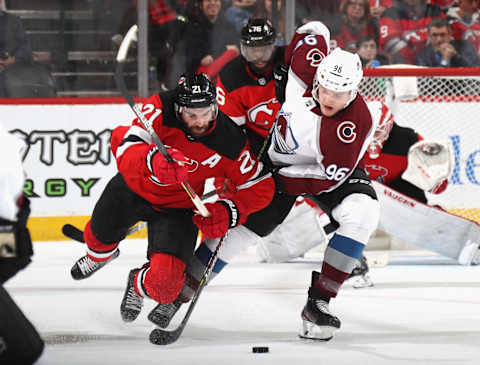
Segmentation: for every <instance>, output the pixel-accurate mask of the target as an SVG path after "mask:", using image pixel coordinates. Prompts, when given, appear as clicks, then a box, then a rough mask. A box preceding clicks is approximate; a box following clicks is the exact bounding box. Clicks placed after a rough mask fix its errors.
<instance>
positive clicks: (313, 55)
mask: <svg viewBox="0 0 480 365" xmlns="http://www.w3.org/2000/svg"><path fill="white" fill-rule="evenodd" d="M305 58H306V59H307V61H309V62H310V66H312V67H315V68H316V67H318V66H319V65H320V62H321V61H322V60H323V59H324V58H325V54H324V53H323V52H322V51H320V50H319V49H318V48H312V49H311V50H310V51H308V53H307V54H306V56H305Z"/></svg>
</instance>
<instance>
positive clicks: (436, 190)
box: [430, 179, 448, 194]
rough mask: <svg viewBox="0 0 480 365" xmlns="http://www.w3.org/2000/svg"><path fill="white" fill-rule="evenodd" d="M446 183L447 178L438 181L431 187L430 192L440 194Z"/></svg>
mask: <svg viewBox="0 0 480 365" xmlns="http://www.w3.org/2000/svg"><path fill="white" fill-rule="evenodd" d="M447 185H448V179H445V180H443V181H442V182H440V183H438V184H437V185H435V186H434V187H433V189H432V190H431V191H430V192H431V193H432V194H441V193H443V192H444V191H445V189H446V188H447Z"/></svg>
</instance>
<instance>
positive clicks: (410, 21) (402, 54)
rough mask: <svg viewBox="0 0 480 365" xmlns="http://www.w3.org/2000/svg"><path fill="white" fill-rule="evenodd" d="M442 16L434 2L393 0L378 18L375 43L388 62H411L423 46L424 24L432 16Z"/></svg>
mask: <svg viewBox="0 0 480 365" xmlns="http://www.w3.org/2000/svg"><path fill="white" fill-rule="evenodd" d="M438 17H445V15H444V14H443V13H442V10H441V9H440V8H439V7H438V6H436V5H428V6H427V4H426V3H425V1H424V0H396V1H395V2H394V3H393V6H391V7H389V8H387V9H386V10H385V12H384V13H383V16H382V17H381V18H380V22H379V30H380V38H379V44H380V48H381V50H382V51H383V52H384V53H385V54H386V55H389V56H390V58H391V62H392V63H409V64H412V63H413V62H414V59H415V56H416V55H417V54H418V52H419V51H420V50H422V49H423V47H425V43H426V41H427V37H428V31H427V26H428V24H429V23H430V21H431V20H432V19H434V18H438Z"/></svg>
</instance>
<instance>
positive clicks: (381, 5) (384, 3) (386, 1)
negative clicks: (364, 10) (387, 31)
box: [369, 0, 393, 22]
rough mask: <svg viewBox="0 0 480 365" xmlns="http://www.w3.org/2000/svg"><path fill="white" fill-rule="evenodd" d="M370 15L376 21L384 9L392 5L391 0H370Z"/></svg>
mask: <svg viewBox="0 0 480 365" xmlns="http://www.w3.org/2000/svg"><path fill="white" fill-rule="evenodd" d="M369 4H370V15H371V16H372V18H374V20H375V21H376V22H378V20H379V19H380V17H381V16H382V15H383V12H384V11H385V9H387V8H389V7H390V6H393V0H370V1H369Z"/></svg>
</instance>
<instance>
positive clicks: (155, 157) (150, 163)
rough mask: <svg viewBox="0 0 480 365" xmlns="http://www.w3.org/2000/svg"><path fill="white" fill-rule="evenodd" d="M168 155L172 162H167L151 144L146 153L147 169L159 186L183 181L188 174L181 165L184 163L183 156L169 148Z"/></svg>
mask: <svg viewBox="0 0 480 365" xmlns="http://www.w3.org/2000/svg"><path fill="white" fill-rule="evenodd" d="M168 153H169V154H170V156H172V158H173V160H174V162H168V161H167V160H166V159H165V157H163V155H162V153H161V152H160V151H159V150H158V147H157V146H156V145H154V144H151V145H150V148H149V150H148V153H147V167H148V169H149V170H150V172H151V173H152V174H153V175H154V177H155V178H156V179H157V180H158V182H159V183H160V184H164V185H171V184H176V183H180V182H182V181H185V180H186V179H187V175H188V172H187V169H186V168H185V166H183V164H181V163H182V162H185V161H186V158H185V155H184V154H183V153H182V152H180V151H179V150H176V149H175V148H169V149H168Z"/></svg>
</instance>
